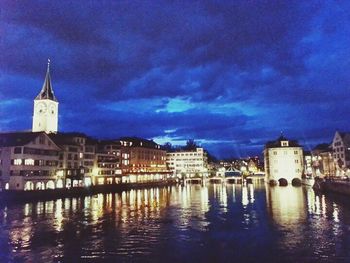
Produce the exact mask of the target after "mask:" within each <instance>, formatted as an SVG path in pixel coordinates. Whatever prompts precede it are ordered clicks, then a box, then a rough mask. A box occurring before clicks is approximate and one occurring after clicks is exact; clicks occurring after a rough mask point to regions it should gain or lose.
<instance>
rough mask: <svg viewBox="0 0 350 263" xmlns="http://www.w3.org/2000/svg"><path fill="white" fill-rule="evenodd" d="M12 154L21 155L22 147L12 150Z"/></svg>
mask: <svg viewBox="0 0 350 263" xmlns="http://www.w3.org/2000/svg"><path fill="white" fill-rule="evenodd" d="M13 153H22V147H15V149H13Z"/></svg>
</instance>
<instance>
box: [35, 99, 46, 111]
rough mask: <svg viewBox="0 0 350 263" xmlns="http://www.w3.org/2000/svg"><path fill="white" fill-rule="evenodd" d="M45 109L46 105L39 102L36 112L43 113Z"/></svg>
mask: <svg viewBox="0 0 350 263" xmlns="http://www.w3.org/2000/svg"><path fill="white" fill-rule="evenodd" d="M46 110H47V106H46V104H45V103H43V102H41V103H39V104H38V107H37V112H38V113H45V112H46Z"/></svg>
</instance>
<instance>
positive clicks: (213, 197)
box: [0, 184, 350, 262]
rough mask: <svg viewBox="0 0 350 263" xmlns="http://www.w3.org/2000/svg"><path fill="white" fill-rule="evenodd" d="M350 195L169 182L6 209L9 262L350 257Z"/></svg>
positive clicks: (1, 244) (0, 237) (2, 248)
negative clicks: (169, 184)
mask: <svg viewBox="0 0 350 263" xmlns="http://www.w3.org/2000/svg"><path fill="white" fill-rule="evenodd" d="M349 199H350V198H349V197H342V196H325V195H318V194H316V193H315V192H314V191H313V190H312V189H311V188H308V187H293V186H288V187H279V186H276V187H269V186H266V185H265V184H254V185H247V186H241V185H231V184H229V185H221V184H208V185H205V186H202V185H185V186H171V187H170V186H169V187H160V188H151V189H142V190H130V191H125V192H122V193H117V194H98V195H94V196H89V197H82V198H66V199H59V200H55V201H45V202H28V203H26V204H10V205H7V206H5V207H1V208H0V262H350V202H349Z"/></svg>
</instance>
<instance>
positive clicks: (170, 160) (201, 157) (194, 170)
mask: <svg viewBox="0 0 350 263" xmlns="http://www.w3.org/2000/svg"><path fill="white" fill-rule="evenodd" d="M167 166H168V168H169V170H170V171H172V172H173V175H174V176H177V177H179V178H192V177H207V176H208V158H207V154H206V152H205V151H204V149H203V148H196V150H195V151H179V152H170V153H167Z"/></svg>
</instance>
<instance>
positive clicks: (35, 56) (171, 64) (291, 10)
mask: <svg viewBox="0 0 350 263" xmlns="http://www.w3.org/2000/svg"><path fill="white" fill-rule="evenodd" d="M48 58H50V59H51V67H50V68H51V77H52V84H53V88H54V91H55V95H56V97H57V99H58V100H59V103H60V104H59V115H60V116H59V130H60V131H81V132H85V133H87V134H88V135H91V136H97V137H100V138H117V137H120V136H139V137H144V138H148V139H154V140H155V141H156V142H158V143H161V144H163V143H165V142H167V141H170V142H171V143H173V144H175V145H176V144H183V143H184V142H185V141H186V140H187V139H189V138H193V139H195V140H197V141H198V142H200V143H201V144H202V145H203V146H204V147H206V148H207V149H208V150H209V151H210V152H211V153H212V154H214V155H216V156H217V157H220V158H223V157H232V156H235V157H245V156H247V155H253V154H261V151H262V150H263V145H264V144H265V142H266V141H268V140H272V139H275V138H277V137H278V136H279V134H280V132H281V131H283V132H284V134H285V136H286V137H289V138H293V139H298V140H299V142H300V143H301V144H303V145H304V146H305V148H306V149H309V148H310V147H313V146H314V145H315V144H317V143H320V142H330V141H331V140H332V138H333V135H334V133H335V131H336V130H341V131H346V130H350V102H349V94H350V2H349V1H323V0H320V1H227V2H225V1H176V2H173V1H141V0H140V1H118V2H117V1H111V2H109V1H81V3H80V4H79V3H78V1H14V0H8V1H7V0H0V131H14V130H29V129H31V122H32V111H33V99H34V98H35V96H36V95H37V94H38V93H39V91H40V89H41V87H42V84H43V81H44V77H45V72H46V66H47V59H48Z"/></svg>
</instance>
